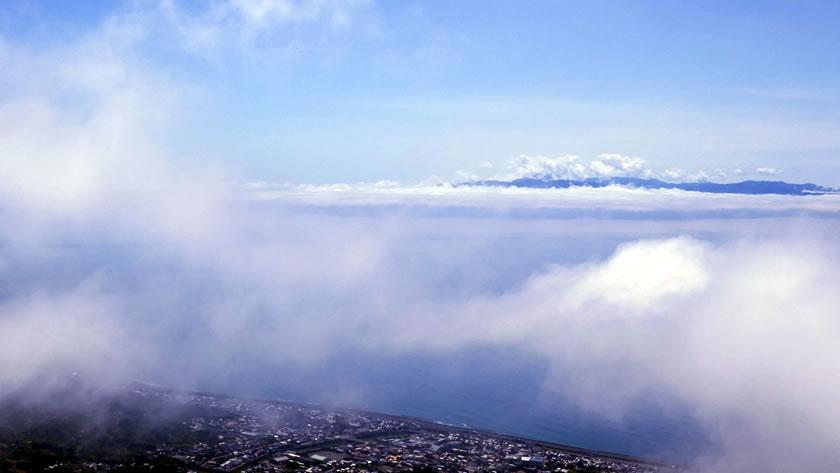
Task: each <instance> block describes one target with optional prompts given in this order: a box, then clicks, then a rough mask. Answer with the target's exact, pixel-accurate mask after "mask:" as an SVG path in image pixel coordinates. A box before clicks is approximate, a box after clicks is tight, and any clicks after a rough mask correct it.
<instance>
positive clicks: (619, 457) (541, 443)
mask: <svg viewBox="0 0 840 473" xmlns="http://www.w3.org/2000/svg"><path fill="white" fill-rule="evenodd" d="M134 383H136V384H138V385H141V386H144V387H146V388H152V389H156V390H159V391H164V392H168V393H172V394H188V395H196V396H208V397H215V398H221V399H228V400H240V401H245V402H261V403H269V404H281V405H286V406H293V407H304V408H312V409H323V410H330V411H334V412H348V413H356V414H363V415H368V416H378V417H383V418H387V419H392V420H400V421H407V422H412V423H415V424H418V425H419V426H420V427H421V428H423V429H427V430H433V431H439V432H458V433H473V434H478V435H484V436H487V437H491V438H495V439H499V440H506V441H511V442H518V443H525V444H528V445H534V446H538V447H543V448H550V449H553V450H557V451H561V452H564V453H569V454H573V455H578V456H583V457H591V458H604V459H609V460H614V461H620V462H624V463H634V464H637V465H651V466H657V467H665V468H669V469H677V468H683V467H685V465H681V464H679V463H677V462H669V461H666V460H661V459H655V458H641V457H636V456H633V455H626V454H623V453H618V452H608V451H603V450H595V449H589V448H585V447H578V446H574V445H566V444H560V443H555V442H551V441H547V440H540V439H535V438H530V437H523V436H519V435H512V434H506V433H502V432H496V431H493V430H489V429H481V428H472V427H461V426H457V425H450V424H445V423H442V422H436V421H433V420H429V419H423V418H420V417H413V416H406V415H398V414H389V413H386V412H379V411H371V410H367V409H357V408H351V407H340V406H331V405H325V404H317V403H312V402H305V401H295V400H290V399H266V398H260V397H249V396H237V395H233V394H224V393H213V392H207V391H191V390H178V389H175V388H171V387H167V386H161V385H157V384H154V383H146V382H141V381H134Z"/></svg>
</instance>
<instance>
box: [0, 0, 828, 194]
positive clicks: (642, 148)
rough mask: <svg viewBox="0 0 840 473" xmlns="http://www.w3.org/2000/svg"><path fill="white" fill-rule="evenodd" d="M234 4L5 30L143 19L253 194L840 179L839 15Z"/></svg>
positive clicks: (13, 23) (67, 34) (777, 8)
mask: <svg viewBox="0 0 840 473" xmlns="http://www.w3.org/2000/svg"><path fill="white" fill-rule="evenodd" d="M225 3H226V2H211V3H205V2H174V3H170V2H164V1H161V2H153V1H149V2H145V1H131V2H124V3H119V2H74V3H73V4H72V5H70V4H63V3H55V2H37V1H36V2H31V1H15V2H13V6H12V7H9V8H6V9H5V12H4V13H2V16H0V34H2V41H3V42H4V43H5V44H7V45H12V46H20V47H24V48H32V49H37V50H45V49H50V48H57V47H61V46H62V45H63V44H67V43H71V42H74V41H79V40H80V39H81V38H84V37H85V35H90V34H91V32H95V31H97V30H100V29H102V28H103V24H106V23H107V22H108V21H114V19H115V18H123V19H125V18H127V17H130V18H134V19H135V20H136V21H137V22H142V23H143V24H144V27H145V28H147V30H148V33H147V35H145V36H144V37H143V38H142V39H141V40H138V41H136V42H133V43H132V44H131V45H130V47H129V48H127V50H128V52H127V54H126V58H127V59H126V60H127V61H130V62H131V63H132V65H133V66H134V67H139V68H143V69H144V70H148V71H154V73H155V74H157V75H159V76H163V77H166V78H167V79H168V80H171V81H173V82H175V83H177V84H179V85H180V86H182V87H185V88H188V89H189V90H190V91H191V93H194V95H193V96H191V98H190V99H189V100H188V101H187V102H186V103H185V104H184V106H183V108H182V109H181V110H179V114H180V115H179V118H178V126H177V128H173V132H172V138H171V140H170V142H169V145H170V146H172V147H173V148H174V149H175V150H176V152H177V153H178V154H182V155H185V156H189V157H190V159H198V160H221V161H223V162H225V163H227V164H228V165H230V166H232V167H235V168H237V169H238V170H240V172H241V173H242V174H243V175H245V176H247V177H248V178H249V179H253V180H269V181H281V182H297V183H300V182H314V183H322V182H347V181H376V180H381V179H394V180H399V181H401V182H415V181H418V180H422V179H424V178H427V177H428V176H430V175H432V174H437V175H441V176H445V177H449V176H451V175H452V174H453V173H454V172H455V171H456V170H459V169H461V170H464V171H467V172H469V173H476V174H481V173H482V172H483V170H482V168H480V167H479V165H480V164H481V163H484V162H489V163H491V164H494V165H495V166H496V167H497V168H498V167H499V166H503V165H504V163H506V162H508V161H509V160H511V159H513V158H515V157H517V156H520V155H523V154H525V155H531V156H534V155H543V156H564V155H569V154H572V155H579V156H581V157H582V158H584V159H591V158H595V157H597V156H598V155H599V154H602V153H619V154H622V155H625V156H633V157H640V158H642V159H644V160H645V161H646V162H647V164H648V165H649V166H651V167H652V168H656V169H667V168H679V169H683V170H685V172H686V175H693V174H694V173H696V172H697V171H700V170H703V171H705V172H706V173H707V174H709V175H711V174H712V173H713V171H714V170H716V169H720V170H722V171H724V172H725V173H726V174H727V176H726V178H721V179H725V180H729V181H732V180H739V179H742V178H761V177H762V176H760V175H758V174H756V173H755V172H754V171H755V169H757V168H769V169H775V170H778V171H783V173H782V174H780V175H779V176H781V177H780V178H783V179H785V180H788V181H814V182H817V183H820V184H825V185H836V184H840V172H838V170H837V169H838V168H837V166H836V160H837V159H838V156H840V133H838V131H840V89H839V88H838V87H837V85H836V84H838V83H840V53H838V52H837V48H836V45H837V44H840V29H838V28H836V25H837V24H838V21H840V5H838V4H837V3H836V2H782V1H779V2H740V3H738V4H737V5H733V4H731V2H702V3H700V2H697V3H692V2H666V1H662V2H654V1H637V2H549V1H546V2H539V1H534V2H469V1H465V2H375V1H371V2H367V1H349V2H332V3H331V2H324V3H325V4H326V5H327V6H322V7H320V8H319V9H315V10H312V11H314V12H315V13H312V14H308V15H307V14H304V15H302V16H300V17H294V14H288V15H289V16H286V17H284V16H282V15H283V14H278V15H275V16H274V17H271V18H269V19H267V20H266V19H264V20H261V21H256V20H253V18H251V19H250V20H249V19H246V18H245V15H244V14H240V17H235V15H236V14H235V13H228V14H227V16H225V17H222V16H220V15H216V16H215V17H214V16H213V14H212V12H213V11H214V10H213V9H214V8H218V7H219V5H223V4H225ZM233 3H236V2H233ZM263 3H264V5H265V6H266V7H275V8H280V10H283V8H284V5H286V4H287V2H270V1H269V2H263ZM306 3H307V2H302V3H301V2H288V5H292V7H293V9H294V8H302V9H305V8H306V7H307V6H306ZM315 3H317V2H315ZM254 4H255V5H258V4H259V2H254ZM214 5H215V6H214ZM164 11H166V12H169V13H162V12H164ZM173 11H175V12H177V13H176V14H172V12H173ZM336 12H338V13H336ZM240 13H241V12H240ZM176 17H177V18H176ZM138 18H139V19H138ZM173 18H176V19H173ZM267 18H268V17H267ZM195 25H203V26H204V27H209V26H215V27H218V31H217V35H216V36H215V38H214V40H213V41H207V42H204V43H201V44H199V43H195V44H191V43H190V42H189V40H188V39H186V36H185V34H184V33H183V31H181V30H179V27H182V28H184V30H186V29H188V28H189V27H192V26H195ZM735 169H741V170H742V171H744V173H743V174H741V175H737V176H736V175H733V173H732V171H733V170H735ZM491 174H492V173H491ZM483 175H487V172H484V174H483ZM764 178H766V176H764Z"/></svg>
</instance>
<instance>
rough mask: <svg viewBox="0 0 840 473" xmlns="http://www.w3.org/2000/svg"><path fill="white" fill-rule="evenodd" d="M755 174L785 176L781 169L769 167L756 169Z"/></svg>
mask: <svg viewBox="0 0 840 473" xmlns="http://www.w3.org/2000/svg"><path fill="white" fill-rule="evenodd" d="M755 172H757V173H758V174H762V175H764V176H778V175H780V174H784V171H783V170H781V169H776V168H767V167H761V168H756V169H755Z"/></svg>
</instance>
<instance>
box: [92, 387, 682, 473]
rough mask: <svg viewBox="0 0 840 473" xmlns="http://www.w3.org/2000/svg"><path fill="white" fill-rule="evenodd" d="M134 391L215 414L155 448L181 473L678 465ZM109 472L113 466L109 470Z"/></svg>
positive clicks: (306, 410) (373, 416)
mask: <svg viewBox="0 0 840 473" xmlns="http://www.w3.org/2000/svg"><path fill="white" fill-rule="evenodd" d="M133 389H134V391H135V392H134V394H135V395H137V396H144V397H157V398H161V399H159V400H162V401H165V402H176V403H181V404H183V405H185V406H189V407H197V408H201V409H209V411H207V412H213V413H214V414H208V415H197V416H193V417H190V418H189V419H185V420H183V421H182V426H183V427H184V428H186V429H188V430H189V431H190V432H191V433H192V434H194V435H195V438H201V439H203V440H201V441H198V442H196V443H194V444H191V445H173V444H168V443H163V444H161V445H159V446H158V447H157V448H156V449H155V450H154V451H153V452H148V453H149V454H151V455H152V456H155V457H168V458H171V459H174V460H175V461H177V462H180V463H181V464H183V468H184V471H218V472H243V473H251V472H254V473H256V472H285V471H306V472H409V471H423V472H428V471H441V472H484V471H488V472H491V471H495V472H515V471H529V472H542V471H547V472H563V473H570V472H601V471H609V472H627V473H630V472H637V473H643V472H657V471H676V469H677V468H676V467H675V466H673V465H667V464H663V463H656V462H648V461H644V460H640V459H635V458H631V457H625V456H622V455H614V454H608V453H601V452H591V451H587V450H582V449H577V448H573V447H564V446H559V445H553V444H548V443H544V442H538V441H535V440H528V439H520V438H515V437H509V436H505V435H500V434H495V433H491V432H483V431H476V430H471V429H465V428H459V427H454V426H449V425H444V424H439V423H434V422H428V421H424V420H420V419H412V418H404V417H397V416H390V415H384V414H378V413H370V412H362V411H355V410H348V409H337V408H328V407H321V406H312V405H305V404H299V403H293V402H284V401H260V400H243V399H236V398H232V397H225V396H216V395H211V394H197V393H173V392H169V391H166V390H159V389H155V388H149V387H146V386H141V385H138V386H135V387H134V388H133ZM103 467H107V465H103Z"/></svg>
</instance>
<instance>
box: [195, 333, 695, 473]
mask: <svg viewBox="0 0 840 473" xmlns="http://www.w3.org/2000/svg"><path fill="white" fill-rule="evenodd" d="M249 366H250V367H249V368H244V369H243V370H241V371H238V372H237V373H236V374H233V375H231V376H230V377H227V378H225V379H224V380H215V381H213V382H206V383H205V384H204V385H202V386H200V388H201V389H207V390H215V391H222V392H228V393H232V394H239V395H247V396H258V397H262V398H271V399H290V400H296V401H302V402H316V403H322V404H325V405H333V406H342V407H355V408H362V409H369V410H373V411H379V412H385V413H389V414H397V415H406V416H414V417H420V418H424V419H429V420H434V421H439V422H444V423H447V424H452V425H458V426H469V427H473V428H481V429H489V430H494V431H497V432H501V433H507V434H513V435H519V436H524V437H529V438H535V439H540V440H547V441H552V442H557V443H561V444H567V445H573V446H579V447H584V448H591V449H597V450H603V451H610V452H618V453H624V454H629V455H634V456H640V457H646V458H659V459H667V460H672V461H681V462H687V461H690V460H691V459H692V458H693V457H695V456H696V455H698V454H699V453H700V452H701V451H702V450H703V449H705V448H707V447H708V446H709V444H710V442H709V440H708V439H707V438H706V437H704V435H703V433H702V431H701V430H700V429H699V427H698V426H697V424H696V422H695V421H694V420H693V419H692V418H691V416H689V415H688V413H687V412H685V411H680V410H679V409H676V410H675V409H674V408H673V407H674V406H673V405H671V406H669V408H668V409H663V408H661V407H660V406H659V405H657V403H653V402H649V403H646V402H644V401H642V402H639V403H638V404H637V405H634V406H633V408H632V409H631V410H630V411H629V412H626V413H625V414H624V415H623V416H622V417H621V418H620V419H619V418H611V417H607V416H603V415H599V414H598V413H595V412H592V411H588V410H586V409H584V408H582V407H580V406H579V405H578V404H577V403H576V402H574V401H573V400H571V399H569V398H567V397H565V396H564V395H563V394H562V388H552V389H549V388H548V387H546V385H545V382H544V381H545V376H546V371H547V364H546V363H545V362H539V361H535V360H534V359H533V358H531V357H529V356H528V355H527V354H525V353H511V352H510V351H498V350H496V351H494V350H491V349H479V350H474V351H469V352H466V351H465V352H461V353H458V354H451V355H449V356H445V357H424V356H401V357H396V358H394V357H389V358H379V357H376V356H371V355H356V356H344V357H341V358H336V359H333V360H330V361H328V362H326V363H323V364H318V365H317V366H316V365H310V366H309V367H307V368H303V367H301V366H295V367H292V366H289V367H279V368H277V367H275V369H269V368H268V367H266V366H257V365H253V364H251V365H249ZM568 382H569V383H573V382H574V379H569V380H568Z"/></svg>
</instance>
